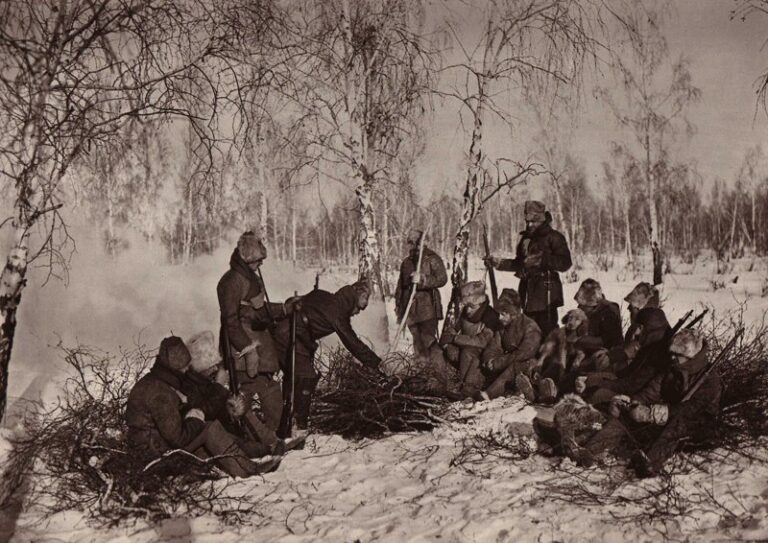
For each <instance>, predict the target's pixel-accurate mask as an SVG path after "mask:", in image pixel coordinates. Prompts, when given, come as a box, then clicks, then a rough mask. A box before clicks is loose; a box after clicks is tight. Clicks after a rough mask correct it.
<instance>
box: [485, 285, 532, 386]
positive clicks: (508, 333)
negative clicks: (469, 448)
mask: <svg viewBox="0 0 768 543" xmlns="http://www.w3.org/2000/svg"><path fill="white" fill-rule="evenodd" d="M495 309H496V312H497V313H498V314H499V323H500V325H501V327H500V329H499V330H498V331H497V332H496V333H495V334H494V336H493V340H492V341H491V343H490V345H489V346H488V348H487V349H485V350H484V351H483V365H484V367H485V370H486V374H487V376H488V380H489V381H490V385H489V386H488V387H487V388H486V389H485V390H483V391H482V392H480V394H479V396H477V397H476V398H475V399H477V400H480V399H484V400H492V399H493V398H498V397H499V396H502V395H504V394H505V393H507V392H508V391H510V390H512V389H514V387H515V378H516V377H517V375H519V374H529V373H530V371H531V369H532V368H533V367H534V366H535V363H536V353H537V352H538V350H539V346H540V345H541V330H540V329H539V325H538V324H536V322H535V321H534V320H533V319H531V318H530V317H528V316H526V315H523V312H522V308H521V303H520V295H519V294H518V293H517V291H516V290H514V289H511V288H505V289H504V290H502V291H501V294H500V295H499V301H498V303H497V304H496V307H495Z"/></svg>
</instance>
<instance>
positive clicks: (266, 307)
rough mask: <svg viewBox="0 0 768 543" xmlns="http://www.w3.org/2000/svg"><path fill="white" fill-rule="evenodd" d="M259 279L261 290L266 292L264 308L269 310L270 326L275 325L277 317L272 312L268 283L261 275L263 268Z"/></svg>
mask: <svg viewBox="0 0 768 543" xmlns="http://www.w3.org/2000/svg"><path fill="white" fill-rule="evenodd" d="M258 273H259V281H261V290H262V291H263V292H264V309H266V311H267V320H269V327H270V328H271V327H273V326H274V325H275V319H273V318H272V312H271V311H270V310H269V303H270V302H269V294H267V284H266V283H265V282H264V276H263V275H261V268H259V272H258Z"/></svg>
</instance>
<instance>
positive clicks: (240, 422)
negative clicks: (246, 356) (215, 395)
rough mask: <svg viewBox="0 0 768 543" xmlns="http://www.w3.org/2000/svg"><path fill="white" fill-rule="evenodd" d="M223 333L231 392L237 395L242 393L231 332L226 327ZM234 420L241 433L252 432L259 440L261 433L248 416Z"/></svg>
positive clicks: (253, 437) (255, 438) (225, 362)
mask: <svg viewBox="0 0 768 543" xmlns="http://www.w3.org/2000/svg"><path fill="white" fill-rule="evenodd" d="M221 333H222V335H223V338H224V367H225V368H226V369H227V374H228V375H229V392H230V394H232V395H233V396H237V395H238V394H240V381H239V380H238V378H237V368H236V366H235V357H234V356H233V355H232V346H231V345H230V343H229V334H227V331H226V329H223V330H222V331H221ZM233 419H234V417H233ZM233 422H234V423H235V426H236V428H237V430H238V431H239V432H240V435H242V436H245V435H246V431H247V433H249V434H250V436H251V439H254V440H257V441H258V440H259V437H258V435H259V434H258V433H257V432H256V429H255V428H254V427H253V425H252V424H251V422H250V421H249V420H248V419H247V418H246V417H242V418H240V419H234V420H233Z"/></svg>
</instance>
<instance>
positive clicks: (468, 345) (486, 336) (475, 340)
mask: <svg viewBox="0 0 768 543" xmlns="http://www.w3.org/2000/svg"><path fill="white" fill-rule="evenodd" d="M460 307H461V311H460V313H459V318H458V320H457V322H456V328H455V329H454V330H453V331H452V332H453V333H452V334H446V344H445V353H446V358H448V360H449V361H450V362H453V363H454V364H457V365H458V367H459V385H458V386H459V391H458V394H459V396H460V397H461V398H472V397H474V396H475V395H476V394H479V393H480V391H481V390H482V389H483V387H484V386H485V376H484V375H483V372H482V369H481V367H480V364H481V361H482V355H483V351H484V350H485V349H486V347H488V345H489V344H490V342H491V340H492V339H493V333H494V330H495V329H496V328H497V327H498V326H499V320H498V314H497V313H496V312H495V311H494V309H493V308H492V307H491V306H490V304H489V303H488V297H487V296H486V295H485V283H483V282H482V281H470V282H469V283H465V284H464V285H463V286H462V287H461V301H460Z"/></svg>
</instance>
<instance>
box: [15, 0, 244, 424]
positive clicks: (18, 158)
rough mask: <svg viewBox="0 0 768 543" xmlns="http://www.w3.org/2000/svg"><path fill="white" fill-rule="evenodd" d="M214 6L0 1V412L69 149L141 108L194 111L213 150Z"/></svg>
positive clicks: (217, 50) (51, 241) (182, 0)
mask: <svg viewBox="0 0 768 543" xmlns="http://www.w3.org/2000/svg"><path fill="white" fill-rule="evenodd" d="M218 14H219V12H217V11H216V10H215V9H213V6H212V5H211V4H207V3H206V2H204V1H203V0H156V1H154V2H140V3H136V2H122V1H118V0H39V1H35V2H10V1H6V2H2V3H0V17H2V21H1V22H0V89H2V95H3V100H2V103H0V119H2V123H3V127H4V129H3V133H2V134H1V135H0V168H1V169H2V170H1V171H2V180H3V183H4V184H9V185H12V186H13V193H14V213H13V215H12V216H10V217H8V218H7V219H6V221H5V222H3V224H8V223H10V224H11V226H12V229H13V243H12V248H11V249H10V252H9V254H8V257H7V262H6V265H5V268H4V269H3V271H2V275H0V414H2V412H3V411H4V409H5V399H6V391H7V385H8V365H9V362H10V357H11V350H12V345H13V338H14V332H15V328H16V315H17V308H18V306H19V303H20V301H21V293H22V291H23V289H24V286H25V285H26V272H27V266H28V264H29V263H30V262H32V261H34V260H35V259H37V258H41V257H44V258H46V259H47V261H48V263H49V264H50V265H51V268H50V269H51V270H52V271H53V270H54V269H55V268H54V267H53V266H54V265H55V264H57V263H63V261H62V259H61V255H60V253H59V251H58V249H59V246H58V245H57V242H58V241H61V239H62V236H63V237H64V238H66V237H67V234H66V230H65V229H63V230H62V220H61V217H60V215H59V213H58V211H59V209H60V208H61V206H62V205H63V204H64V201H63V198H64V193H63V191H62V190H61V182H62V180H63V179H64V178H65V176H66V175H67V173H68V172H69V171H70V168H71V167H72V166H73V165H74V164H75V163H76V161H77V160H78V158H80V157H81V156H83V154H84V153H87V152H92V151H93V150H95V149H97V148H98V147H99V146H100V145H104V144H106V143H108V142H110V141H112V140H114V138H117V137H119V134H120V130H121V127H122V126H123V125H124V124H125V123H126V122H127V121H129V120H137V119H142V118H147V117H149V116H162V117H164V118H166V119H170V118H186V119H193V120H194V121H195V122H194V123H193V124H194V127H195V128H194V129H195V131H196V135H197V137H198V139H199V140H200V141H204V142H207V145H205V146H204V147H205V153H207V154H210V153H211V152H212V148H213V147H214V141H215V139H216V135H215V128H216V127H215V122H216V116H217V114H218V113H219V109H218V106H219V98H220V96H219V86H220V85H221V84H222V83H223V82H225V81H229V80H230V79H231V78H229V77H228V76H227V75H226V74H227V59H228V58H229V55H228V53H227V51H226V48H227V43H228V42H227V40H228V39H230V36H228V35H227V33H226V32H225V31H224V30H223V29H222V28H221V27H220V25H218V24H217V23H216V17H217V16H218ZM213 59H218V63H215V62H213ZM212 70H216V72H215V73H212ZM198 96H205V97H206V98H208V97H211V96H213V99H212V100H209V101H207V102H206V103H201V102H200V101H199V100H197V97H198ZM33 234H35V236H34V237H33Z"/></svg>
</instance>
